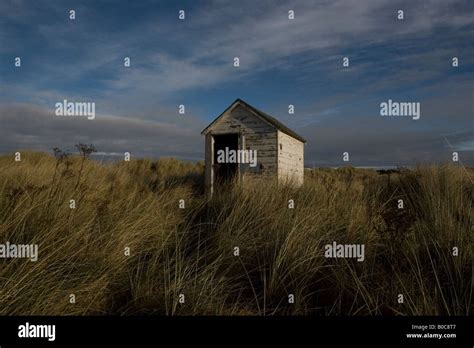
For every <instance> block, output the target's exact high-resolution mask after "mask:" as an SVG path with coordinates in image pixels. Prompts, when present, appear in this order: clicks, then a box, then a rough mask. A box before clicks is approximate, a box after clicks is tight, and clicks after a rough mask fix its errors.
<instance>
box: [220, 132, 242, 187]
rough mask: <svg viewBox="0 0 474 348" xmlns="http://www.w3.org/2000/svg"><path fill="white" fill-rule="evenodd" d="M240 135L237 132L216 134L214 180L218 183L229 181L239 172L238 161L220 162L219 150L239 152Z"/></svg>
mask: <svg viewBox="0 0 474 348" xmlns="http://www.w3.org/2000/svg"><path fill="white" fill-rule="evenodd" d="M238 146H239V135H238V134H237V133H229V134H221V135H214V182H215V183H216V184H222V183H229V182H230V181H232V179H233V178H234V177H235V175H236V174H237V168H238V163H227V161H226V162H225V163H219V162H218V161H217V159H218V157H219V156H218V155H219V150H222V151H224V153H225V151H226V149H227V151H230V150H235V151H236V152H237V150H238Z"/></svg>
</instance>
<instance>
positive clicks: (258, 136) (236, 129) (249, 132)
mask: <svg viewBox="0 0 474 348" xmlns="http://www.w3.org/2000/svg"><path fill="white" fill-rule="evenodd" d="M226 133H239V134H241V136H242V137H241V139H240V141H239V143H240V144H241V146H243V149H244V150H256V151H257V166H256V167H250V166H249V165H248V164H246V165H240V166H239V167H240V174H241V175H242V174H246V176H248V175H247V174H251V173H258V174H274V175H276V173H277V153H276V152H277V151H276V144H277V130H276V129H275V128H274V127H273V126H272V125H270V124H268V123H267V122H265V121H263V120H262V119H260V118H259V117H258V116H256V115H254V114H253V113H252V112H251V111H250V110H248V109H247V108H245V107H242V106H240V105H238V106H236V107H235V108H233V109H232V110H230V111H229V112H227V113H226V114H225V115H223V116H222V117H221V118H220V119H219V120H218V121H217V122H216V123H215V124H213V125H212V127H211V128H210V129H209V130H208V133H207V135H206V138H207V137H208V136H209V135H210V134H211V135H215V134H226ZM207 146H211V143H210V141H209V140H208V141H206V147H207ZM208 152H211V151H208V150H207V149H206V172H207V171H208V169H207V167H210V166H211V164H212V156H211V155H209V157H208V155H207V153H208ZM209 171H210V170H209ZM209 175H210V174H209ZM209 180H210V179H208V180H207V181H206V182H209V184H211V183H210V181H209Z"/></svg>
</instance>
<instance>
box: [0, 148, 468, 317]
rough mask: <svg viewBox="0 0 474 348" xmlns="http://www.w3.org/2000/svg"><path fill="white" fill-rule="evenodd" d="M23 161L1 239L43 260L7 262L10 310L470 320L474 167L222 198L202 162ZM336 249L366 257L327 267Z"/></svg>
mask: <svg viewBox="0 0 474 348" xmlns="http://www.w3.org/2000/svg"><path fill="white" fill-rule="evenodd" d="M22 157H23V158H22V161H21V162H14V160H13V156H2V157H0V243H5V242H6V241H9V242H10V243H18V244H38V245H39V258H38V261H37V262H30V261H29V260H26V259H0V314H2V315H13V314H39V315H44V314H49V315H57V314H59V315H71V314H79V315H82V314H120V315H124V314H125V315H127V314H167V315H207V314H213V315H275V314H276V315H281V314H317V315H410V314H414V315H421V314H434V315H437V314H448V315H467V314H472V312H473V311H472V309H473V303H472V294H473V283H474V282H473V251H472V236H473V227H472V226H473V220H474V212H473V204H474V183H473V179H474V172H473V171H472V170H469V169H464V168H461V167H457V166H452V165H451V166H449V165H445V166H432V167H419V168H416V169H415V170H412V171H406V172H403V173H402V174H400V175H397V176H392V177H391V180H390V183H388V182H387V179H386V177H384V176H379V175H377V174H376V173H375V172H373V171H370V170H354V169H352V168H344V169H339V170H330V169H317V170H311V171H307V173H306V179H305V184H304V185H303V186H302V187H300V188H293V187H291V186H285V185H281V184H278V183H277V182H274V181H272V180H271V179H266V181H265V182H261V181H252V182H245V183H235V185H233V186H232V187H229V188H226V189H222V190H219V189H218V190H217V192H216V194H215V195H214V196H213V197H212V199H209V198H208V196H206V195H205V194H204V189H203V177H202V174H203V165H202V163H198V164H191V163H185V162H180V161H177V160H175V159H163V160H159V161H150V160H135V161H131V162H122V163H116V164H100V163H97V162H94V161H90V160H85V161H84V160H83V159H82V158H74V157H73V158H70V159H68V161H61V160H56V159H55V158H54V157H51V156H49V155H46V154H42V153H32V152H28V153H22ZM81 166H82V169H81ZM71 199H74V200H75V202H76V208H75V209H71V208H70V200H71ZM399 199H402V200H403V203H404V208H403V209H399V208H398V204H399V202H398V200H399ZM180 200H184V204H185V208H184V209H181V208H180ZM289 200H293V201H294V208H293V209H290V208H289ZM333 241H336V242H338V243H348V244H354V243H357V244H364V245H365V260H364V262H357V261H356V260H353V259H327V258H325V257H324V245H325V244H330V243H332V242H333ZM236 247H238V248H239V256H235V250H236V249H235V248H236ZM453 247H458V248H459V255H458V256H453ZM125 248H130V249H129V250H130V255H129V256H127V255H126V253H125V250H126V249H125ZM71 294H74V295H75V298H76V303H70V295H71ZM180 294H183V295H184V303H180V301H179V299H180V297H179V295H180ZM289 294H293V295H294V299H295V301H294V303H289V302H288V295H289ZM399 294H402V295H403V297H404V302H403V303H398V301H397V300H398V295H399Z"/></svg>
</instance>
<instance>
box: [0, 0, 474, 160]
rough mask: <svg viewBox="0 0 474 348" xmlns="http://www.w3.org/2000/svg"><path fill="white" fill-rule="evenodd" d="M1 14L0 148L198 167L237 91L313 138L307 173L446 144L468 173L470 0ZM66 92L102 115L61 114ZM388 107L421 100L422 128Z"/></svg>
mask: <svg viewBox="0 0 474 348" xmlns="http://www.w3.org/2000/svg"><path fill="white" fill-rule="evenodd" d="M71 9H73V10H75V11H76V19H75V20H70V19H69V10H71ZM180 9H182V10H185V12H186V19H185V20H184V21H182V20H179V19H178V11H179V10H180ZM289 10H294V11H295V19H294V20H289V19H288V11H289ZM398 10H403V11H404V17H405V18H404V20H398V19H397V11H398ZM0 13H1V15H0V125H3V127H0V152H11V151H16V150H17V149H35V150H47V151H50V150H51V148H53V147H60V148H64V149H71V150H72V149H73V148H74V144H75V143H77V142H89V143H93V144H95V145H96V147H97V148H98V149H99V150H100V151H101V152H102V153H105V154H114V153H123V152H125V151H129V152H131V153H132V155H136V156H149V157H162V156H174V157H178V158H182V159H191V160H196V159H202V158H203V152H204V151H203V150H204V149H203V147H204V146H203V139H202V137H201V136H200V131H201V129H202V128H204V127H205V126H206V125H207V124H208V123H209V122H210V121H212V119H214V118H215V117H216V116H217V115H219V114H220V113H221V112H222V111H223V110H224V109H225V108H226V107H227V106H228V105H229V104H230V103H231V102H232V101H233V100H235V99H236V98H242V99H244V100H246V101H247V102H249V103H250V104H252V105H254V106H255V107H257V108H259V109H261V110H263V111H266V112H268V113H269V114H271V115H273V116H274V117H276V118H278V119H279V120H280V121H282V122H283V123H285V124H286V125H288V126H289V127H290V128H292V129H294V130H295V131H296V132H298V133H300V134H301V135H302V136H304V137H305V138H306V139H307V140H308V144H307V145H306V148H305V162H306V165H307V166H314V165H315V166H339V165H344V164H347V163H343V162H342V152H345V151H347V152H349V153H350V154H351V162H350V163H349V164H352V165H356V166H357V165H359V166H366V165H368V166H371V165H372V166H378V165H413V164H416V163H423V162H428V163H433V162H436V163H439V162H446V161H449V160H450V158H451V153H452V152H453V151H458V152H459V153H460V158H461V160H462V163H463V164H466V165H474V102H473V95H474V87H473V82H474V3H473V2H472V1H434V0H433V1H428V0H426V1H393V0H377V1H375V0H373V1H369V0H367V1H363V0H362V1H355V0H334V1H266V0H262V1H258V2H257V1H238V2H237V1H224V0H221V1H134V2H129V1H100V0H98V1H43V0H39V1H38V0H37V1H30V0H1V1H0ZM15 57H21V59H22V66H21V67H20V68H17V67H15V66H14V58H15ZM124 57H130V58H131V67H129V68H125V67H124V66H123V59H124ZM234 57H239V59H240V67H239V68H235V67H233V58H234ZM343 57H349V59H350V66H349V67H348V68H344V67H343V66H342V58H343ZM452 57H458V58H459V67H457V68H453V67H452V65H451V62H452ZM63 99H67V100H69V101H79V102H81V101H86V102H95V103H96V113H97V116H96V118H95V119H94V120H87V119H83V118H82V119H72V118H67V119H66V118H58V117H56V116H55V115H54V104H55V103H56V102H59V101H62V100H63ZM388 99H392V100H394V101H400V102H420V104H421V117H420V120H417V121H415V120H412V119H411V118H404V117H398V118H383V117H381V116H380V103H381V102H384V101H387V100H388ZM179 104H184V105H185V107H186V114H185V115H180V114H179V113H178V105H179ZM289 104H293V105H295V114H294V115H289V114H288V105H289Z"/></svg>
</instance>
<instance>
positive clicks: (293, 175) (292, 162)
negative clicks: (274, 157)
mask: <svg viewBox="0 0 474 348" xmlns="http://www.w3.org/2000/svg"><path fill="white" fill-rule="evenodd" d="M278 180H279V181H283V182H284V181H287V180H288V181H292V182H294V183H295V184H297V185H302V184H303V180H304V143H303V142H301V141H299V140H297V139H295V138H293V137H291V136H289V135H287V134H285V133H283V132H281V131H278Z"/></svg>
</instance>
